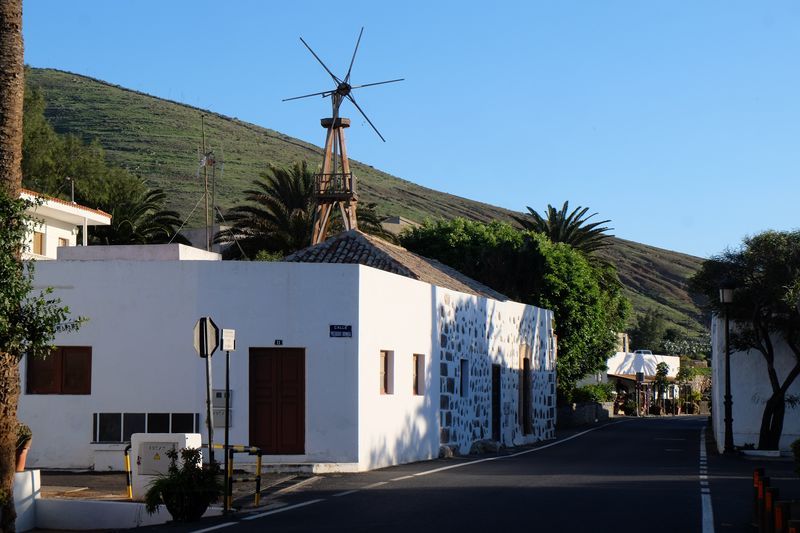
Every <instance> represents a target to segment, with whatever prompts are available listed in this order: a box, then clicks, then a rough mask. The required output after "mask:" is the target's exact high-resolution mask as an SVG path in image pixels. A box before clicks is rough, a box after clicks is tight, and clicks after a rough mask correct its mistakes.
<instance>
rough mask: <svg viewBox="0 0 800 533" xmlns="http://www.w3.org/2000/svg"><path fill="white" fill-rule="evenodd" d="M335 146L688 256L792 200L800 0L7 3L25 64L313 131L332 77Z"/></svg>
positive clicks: (768, 221)
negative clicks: (565, 213) (339, 121)
mask: <svg viewBox="0 0 800 533" xmlns="http://www.w3.org/2000/svg"><path fill="white" fill-rule="evenodd" d="M361 26H365V28H366V29H365V31H364V37H363V40H362V42H361V48H360V49H359V53H358V57H357V59H356V64H355V67H354V69H353V74H352V82H353V83H354V84H360V83H369V82H373V81H382V80H385V79H391V78H398V77H404V78H405V79H406V81H404V82H401V83H396V84H389V85H385V86H379V87H373V88H366V89H363V90H360V91H356V92H355V93H354V94H355V96H356V100H357V101H358V102H359V104H360V105H361V107H362V108H363V109H364V110H365V111H366V112H367V114H368V115H369V116H370V118H371V119H372V120H373V122H375V124H376V125H377V126H378V128H379V129H380V130H381V133H383V135H384V136H385V137H386V139H387V141H388V142H386V143H385V144H384V143H383V142H381V141H380V139H378V138H377V136H376V135H375V134H374V133H373V132H372V131H371V129H370V128H369V126H368V124H366V122H364V121H363V120H361V119H360V117H359V116H358V115H357V113H356V111H355V109H353V108H352V107H351V106H349V105H348V104H345V106H344V107H343V108H342V109H343V111H342V114H343V115H344V116H349V117H351V118H352V119H353V127H351V128H350V130H349V131H348V135H349V136H348V149H349V152H350V155H351V157H353V158H355V159H358V160H360V161H363V162H366V163H368V164H371V165H373V166H375V167H377V168H380V169H382V170H385V171H387V172H390V173H392V174H394V175H396V176H399V177H402V178H405V179H407V180H410V181H413V182H416V183H419V184H421V185H425V186H427V187H431V188H434V189H438V190H441V191H446V192H449V193H452V194H456V195H459V196H465V197H467V198H473V199H476V200H481V201H484V202H488V203H491V204H495V205H499V206H503V207H507V208H509V209H514V210H524V209H525V206H531V207H533V208H534V209H537V210H540V211H541V210H543V209H545V208H546V206H547V204H548V203H550V204H553V205H557V206H560V205H561V204H562V203H563V201H564V200H569V201H570V205H574V206H578V205H583V206H588V207H590V208H591V210H592V211H597V212H598V213H599V217H602V218H603V219H611V220H612V223H611V224H610V225H611V226H612V227H614V231H613V233H614V234H615V235H617V236H619V237H622V238H625V239H630V240H634V241H638V242H642V243H646V244H651V245H654V246H659V247H663V248H668V249H672V250H677V251H681V252H686V253H690V254H694V255H699V256H703V257H707V256H710V255H712V254H715V253H718V252H721V251H722V250H723V249H725V248H726V247H728V246H737V245H738V244H739V243H740V242H741V239H742V238H743V237H744V236H746V235H748V234H753V233H757V232H759V231H762V230H765V229H780V230H786V229H795V228H798V227H800V223H798V218H799V217H798V204H799V203H800V149H799V148H800V100H799V99H800V68H799V67H800V3H798V2H790V1H770V2H752V1H747V2H736V1H699V0H698V1H681V2H676V1H671V0H670V1H648V2H642V1H640V0H630V1H589V0H585V1H583V2H544V1H537V2H499V3H495V2H463V1H461V2H431V1H426V2H416V1H403V2H394V3H391V4H389V3H386V2H375V1H372V2H363V3H361V2H353V1H350V2H327V3H323V2H299V1H298V2H262V1H259V0H252V1H237V0H231V1H228V2H211V1H201V0H193V1H188V0H185V1H178V0H171V1H163V0H158V1H152V0H136V1H133V0H113V1H109V0H102V1H89V0H85V1H84V0H74V1H69V2H65V1H61V0H25V2H24V35H25V56H26V62H27V63H28V64H30V65H32V66H35V67H52V68H58V69H63V70H68V71H72V72H76V73H80V74H85V75H88V76H92V77H95V78H99V79H102V80H105V81H108V82H111V83H115V84H119V85H123V86H126V87H130V88H133V89H137V90H140V91H144V92H147V93H150V94H153V95H155V96H160V97H165V98H170V99H173V100H178V101H181V102H185V103H187V104H191V105H195V106H199V107H203V108H207V109H210V110H212V111H215V112H218V113H222V114H225V115H230V116H235V117H238V118H240V119H242V120H246V121H248V122H252V123H255V124H258V125H260V126H265V127H268V128H272V129H275V130H278V131H281V132H283V133H286V134H288V135H291V136H294V137H299V138H301V139H304V140H306V141H309V142H313V143H315V144H321V143H322V142H323V130H322V129H321V128H320V127H319V118H320V117H322V116H327V115H328V114H329V112H330V111H329V109H330V108H329V106H330V104H329V101H328V100H322V99H317V98H309V99H305V100H299V101H295V102H285V103H283V102H281V99H282V98H286V97H290V96H296V95H300V94H306V93H311V92H316V91H322V90H326V89H328V88H330V87H331V86H332V85H331V81H330V78H328V76H327V74H326V73H325V72H324V71H323V70H322V68H321V67H320V66H319V65H318V64H317V63H316V62H315V60H314V59H313V57H312V56H311V55H310V54H309V53H308V52H307V51H306V50H305V48H304V47H303V46H302V44H301V43H300V41H299V39H298V37H300V36H302V37H304V38H305V39H306V41H308V42H309V44H310V45H311V46H312V47H313V48H314V49H315V50H316V51H317V53H318V54H319V55H320V56H321V57H322V59H323V60H324V61H325V62H326V63H327V64H328V66H329V67H331V69H332V70H334V72H335V73H336V74H337V75H339V76H340V77H341V76H342V75H343V74H344V72H345V71H346V70H347V65H348V63H349V60H350V56H351V54H352V49H353V46H354V44H355V39H356V37H357V35H358V31H359V29H360V28H361Z"/></svg>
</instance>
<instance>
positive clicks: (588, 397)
mask: <svg viewBox="0 0 800 533" xmlns="http://www.w3.org/2000/svg"><path fill="white" fill-rule="evenodd" d="M614 393H615V391H614V386H613V385H612V384H611V383H597V384H593V385H585V386H583V387H580V388H576V389H575V390H574V391H572V401H573V402H575V403H584V402H610V401H611V400H613V399H614Z"/></svg>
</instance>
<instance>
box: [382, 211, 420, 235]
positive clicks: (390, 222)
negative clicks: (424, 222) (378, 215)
mask: <svg viewBox="0 0 800 533" xmlns="http://www.w3.org/2000/svg"><path fill="white" fill-rule="evenodd" d="M419 226H420V223H419V222H414V221H413V220H410V219H408V218H405V217H401V216H397V215H396V216H391V217H386V218H384V219H383V220H382V221H381V227H383V229H385V230H386V231H388V232H389V233H391V234H392V235H400V233H401V232H402V231H403V230H404V229H406V228H418V227H419Z"/></svg>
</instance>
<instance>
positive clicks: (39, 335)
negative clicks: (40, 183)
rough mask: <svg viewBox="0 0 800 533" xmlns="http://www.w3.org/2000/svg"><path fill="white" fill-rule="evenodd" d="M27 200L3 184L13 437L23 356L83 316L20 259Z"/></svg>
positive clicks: (0, 343)
mask: <svg viewBox="0 0 800 533" xmlns="http://www.w3.org/2000/svg"><path fill="white" fill-rule="evenodd" d="M29 205H31V204H30V203H29V202H27V201H25V200H21V199H18V198H11V197H9V195H8V194H7V193H6V192H5V190H4V189H3V188H2V187H0V279H2V280H3V282H2V283H0V428H2V430H3V432H4V435H5V436H8V437H9V438H12V437H13V443H16V434H17V432H16V428H17V420H16V410H17V399H18V397H19V361H20V359H22V357H25V356H27V357H41V356H43V355H45V354H47V353H49V351H50V349H51V348H52V346H51V343H52V340H53V336H54V335H55V333H56V331H64V330H72V329H76V328H77V327H78V326H79V325H80V322H81V320H80V319H79V320H77V321H73V322H68V321H67V319H68V316H69V309H68V308H66V307H64V306H61V305H60V301H59V300H58V299H57V298H53V297H51V296H50V293H51V290H50V289H47V290H43V291H40V292H39V293H38V294H37V293H34V291H33V270H34V263H33V262H24V263H23V262H22V261H19V259H18V257H19V253H20V251H21V247H22V243H23V242H24V237H25V233H26V231H27V229H28V223H29V218H28V216H27V215H26V213H25V209H26V208H27V207H28V206H29ZM5 432H7V433H5ZM15 449H16V448H15V446H14V447H11V448H10V449H9V450H3V453H6V454H11V457H6V458H4V462H7V463H8V464H9V465H13V462H14V457H13V454H14V450H15ZM11 474H12V475H13V470H11ZM10 497H11V494H10V492H8V491H7V489H3V490H0V502H1V503H3V504H5V503H7V501H8V499H9V498H10ZM6 509H8V508H7V507H6ZM4 512H8V511H7V510H4ZM6 525H7V524H4V529H5V527H6Z"/></svg>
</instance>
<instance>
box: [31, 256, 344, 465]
mask: <svg viewBox="0 0 800 533" xmlns="http://www.w3.org/2000/svg"><path fill="white" fill-rule="evenodd" d="M357 275H358V269H357V267H355V266H353V265H313V264H296V263H294V264H286V263H262V262H215V261H163V262H159V261H155V262H135V261H48V262H42V263H40V264H38V265H37V269H36V285H37V286H54V287H56V295H57V296H59V297H61V298H62V299H63V301H64V303H65V304H67V305H69V306H70V308H71V309H72V312H73V314H74V315H83V316H87V317H89V319H90V320H89V322H87V323H86V324H85V325H84V326H83V327H82V328H81V330H80V331H79V332H77V333H70V334H63V335H59V336H58V337H57V339H56V343H57V344H59V345H72V346H87V345H88V346H92V394H91V395H88V396H83V395H76V396H72V395H30V394H23V395H22V397H21V399H20V410H19V416H20V419H21V420H23V421H25V422H26V423H28V424H29V425H30V426H31V428H32V430H33V434H34V441H33V447H32V448H31V452H30V455H29V456H28V460H29V465H30V466H32V467H74V468H85V467H88V466H91V465H92V464H93V450H95V449H105V448H108V445H91V444H90V440H91V437H92V417H91V413H94V412H105V413H119V412H122V413H124V412H133V413H142V412H196V413H201V414H202V413H205V406H204V405H205V404H204V401H205V389H204V381H205V378H204V375H205V374H204V366H203V363H202V361H201V359H200V358H199V357H198V356H197V355H196V354H195V352H194V349H193V347H192V328H193V326H194V323H195V321H196V320H197V318H199V317H200V316H204V315H209V316H211V317H213V319H214V320H215V322H216V323H217V324H218V325H219V326H220V327H225V328H234V329H236V332H237V351H236V352H233V354H232V356H231V389H232V391H233V394H232V395H233V402H234V406H233V407H234V408H233V410H232V415H233V417H232V429H231V441H232V442H234V443H247V442H248V435H247V430H248V416H249V413H248V380H247V367H248V348H249V347H271V346H273V345H274V342H275V339H281V340H282V341H283V346H284V347H305V348H306V455H304V456H291V457H290V458H289V459H290V460H291V461H292V462H302V461H317V460H324V461H338V462H344V463H354V462H356V461H357V460H358V457H357V452H356V450H357V438H358V435H357V425H356V424H357V420H356V418H355V417H354V416H353V413H355V412H356V411H357V387H356V376H357V372H358V367H357V364H356V357H355V350H356V347H357V338H356V337H354V338H352V339H332V338H330V337H329V325H330V324H356V321H357V319H358V317H357V314H356V309H357V297H358V296H357V295H358V277H357ZM22 370H23V383H24V374H25V365H24V364H23V365H22ZM213 370H214V388H222V387H223V386H224V357H222V356H221V354H220V353H217V354H216V355H215V356H214V358H213ZM201 424H204V417H203V416H201ZM203 427H204V426H203ZM204 433H205V432H204ZM204 438H205V434H204ZM221 438H222V432H221V431H217V435H216V439H215V440H216V441H217V442H220V441H221ZM120 457H121V456H120ZM273 459H280V458H277V457H273Z"/></svg>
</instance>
